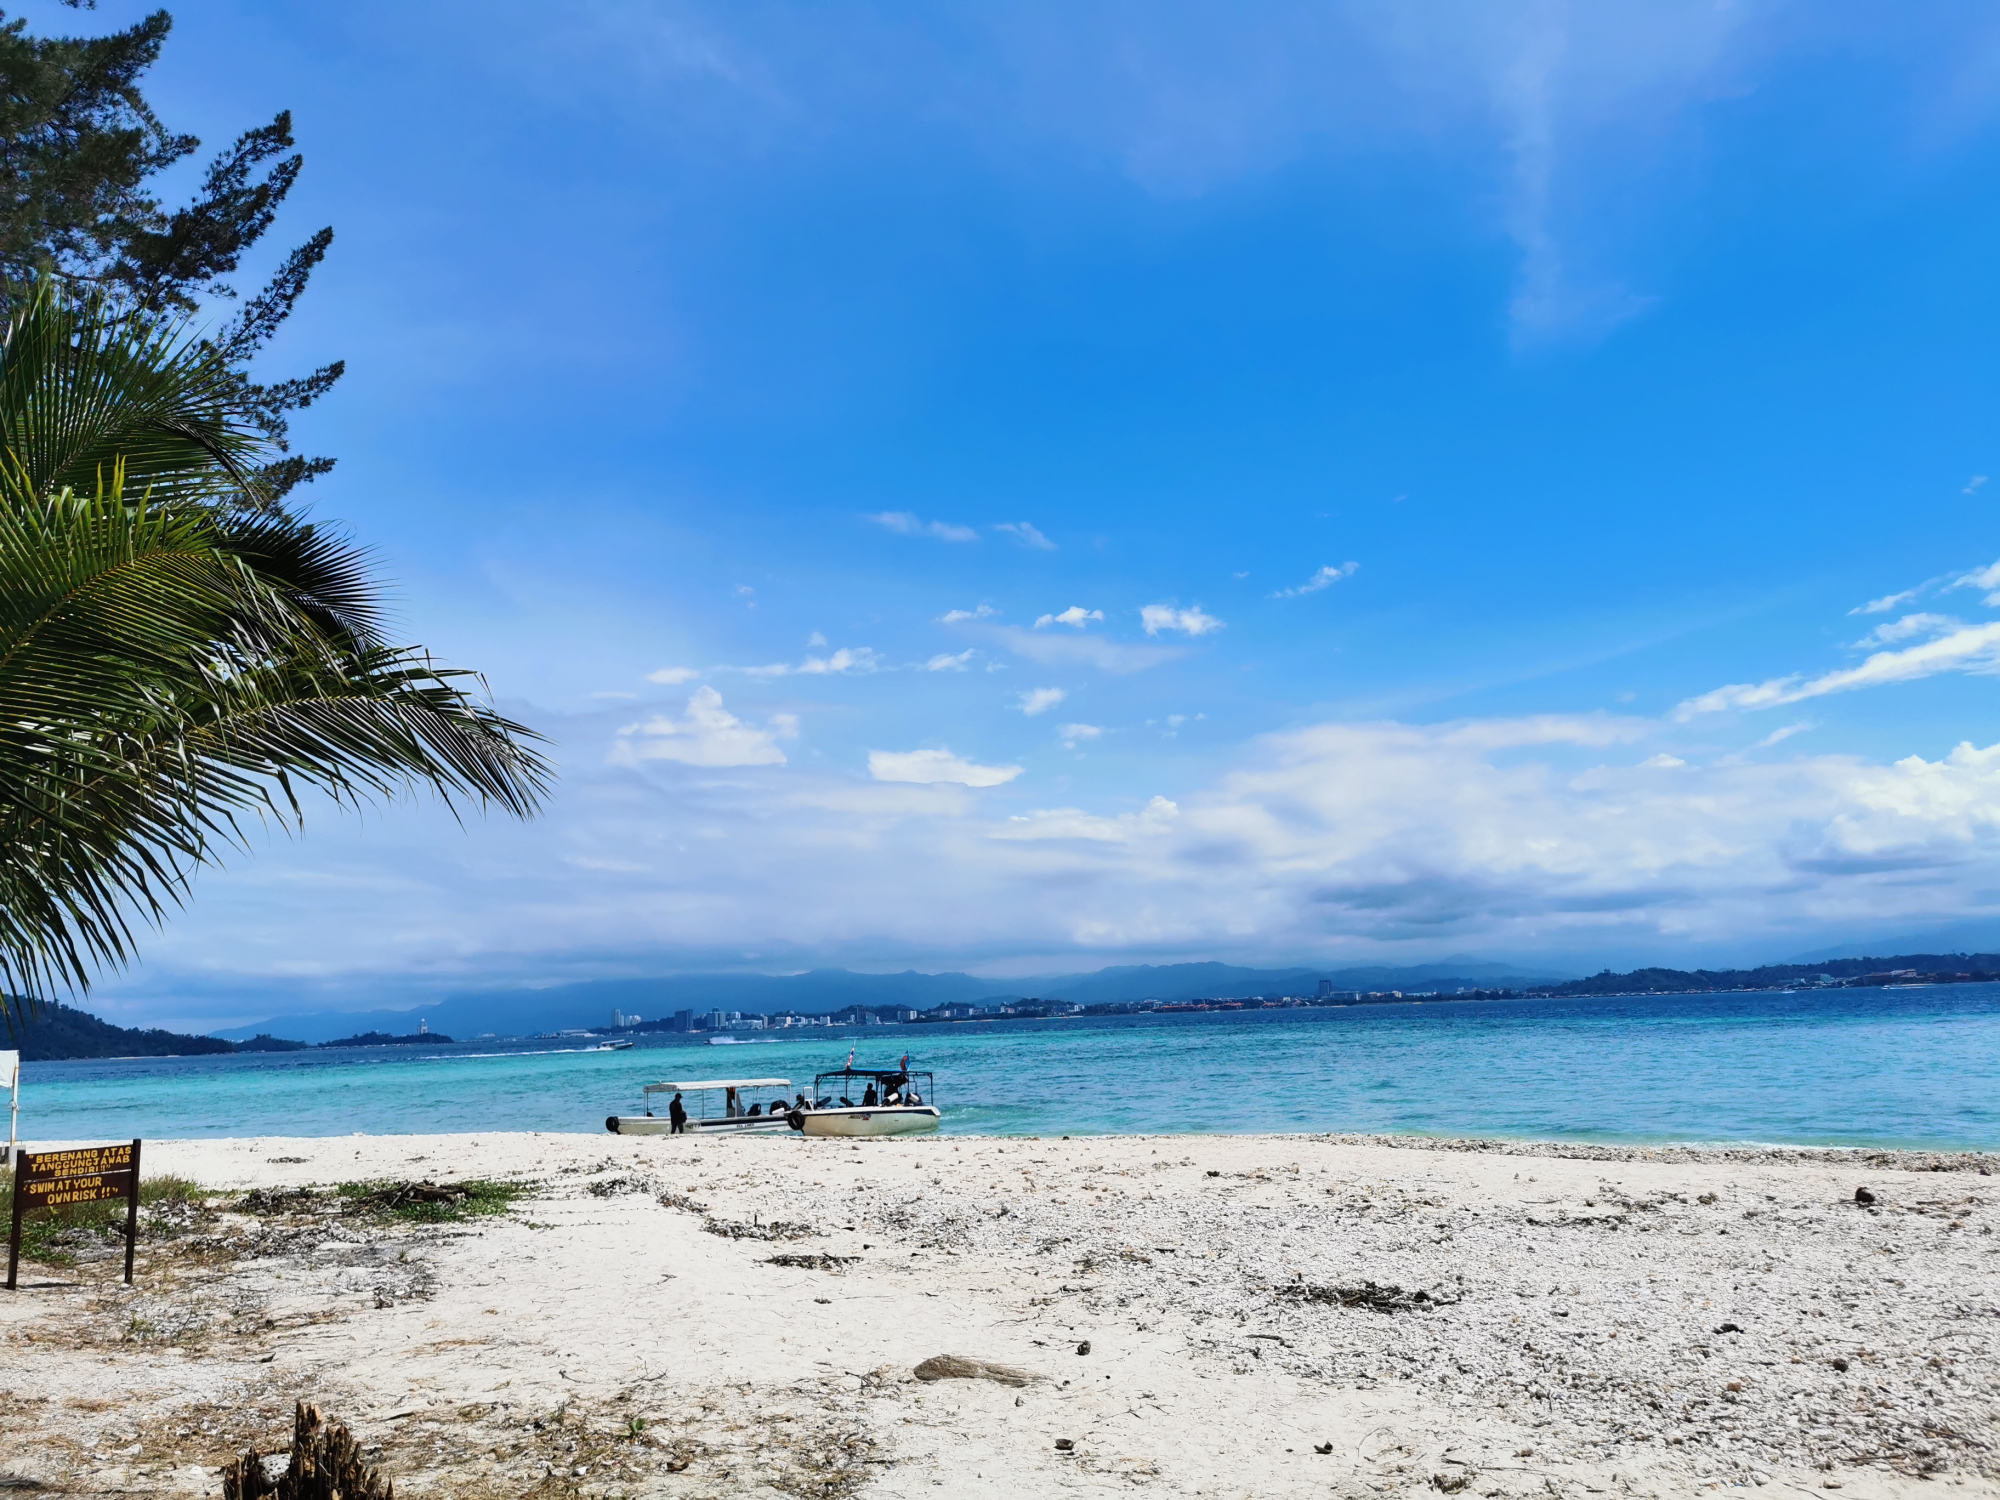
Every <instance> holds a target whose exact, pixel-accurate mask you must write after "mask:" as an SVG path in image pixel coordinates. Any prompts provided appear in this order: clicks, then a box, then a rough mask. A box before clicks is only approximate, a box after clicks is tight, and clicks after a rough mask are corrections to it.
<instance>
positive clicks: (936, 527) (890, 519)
mask: <svg viewBox="0 0 2000 1500" xmlns="http://www.w3.org/2000/svg"><path fill="white" fill-rule="evenodd" d="M867 519H868V520H870V521H873V522H874V523H875V524H876V525H877V526H882V527H886V528H887V529H888V530H890V531H893V532H895V533H896V534H897V535H898V536H928V537H935V538H937V540H939V541H941V542H976V541H978V540H979V533H978V531H976V530H975V529H974V528H972V527H970V526H956V525H953V524H952V523H951V522H949V521H925V520H922V519H920V518H919V517H917V516H914V515H912V514H910V512H908V511H906V510H885V511H879V512H877V513H876V514H874V515H871V516H869V517H868V518H867Z"/></svg>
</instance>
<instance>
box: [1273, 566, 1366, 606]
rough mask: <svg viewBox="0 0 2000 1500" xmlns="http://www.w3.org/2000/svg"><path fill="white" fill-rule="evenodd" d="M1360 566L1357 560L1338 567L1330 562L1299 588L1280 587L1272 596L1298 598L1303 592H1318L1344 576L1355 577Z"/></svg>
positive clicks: (1275, 597) (1276, 597) (1274, 597)
mask: <svg viewBox="0 0 2000 1500" xmlns="http://www.w3.org/2000/svg"><path fill="white" fill-rule="evenodd" d="M1360 567H1361V564H1360V563H1357V562H1349V563H1342V564H1341V565H1340V566H1339V567H1337V568H1336V567H1334V566H1333V565H1332V564H1331V563H1329V564H1328V565H1327V566H1325V567H1323V568H1321V569H1320V570H1319V571H1318V572H1317V573H1315V574H1313V576H1312V577H1310V578H1308V579H1307V580H1306V581H1305V582H1304V583H1302V584H1300V585H1299V586H1298V587H1297V588H1292V589H1279V590H1278V591H1277V592H1276V593H1275V594H1273V595H1271V597H1272V598H1273V599H1296V598H1298V597H1299V595H1301V594H1317V593H1318V592H1319V591H1320V590H1321V589H1324V588H1331V587H1332V586H1333V585H1334V584H1336V583H1338V582H1340V580H1341V579H1343V578H1351V577H1353V576H1354V574H1355V572H1356V571H1358V570H1359V568H1360Z"/></svg>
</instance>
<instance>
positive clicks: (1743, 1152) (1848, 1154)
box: [20, 1126, 2000, 1177]
mask: <svg viewBox="0 0 2000 1500" xmlns="http://www.w3.org/2000/svg"><path fill="white" fill-rule="evenodd" d="M494 1135H523V1136H533V1137H537V1138H547V1139H551V1140H590V1139H593V1138H594V1139H602V1140H617V1139H620V1137H617V1136H615V1135H612V1134H611V1132H609V1131H606V1130H604V1129H603V1128H602V1127H601V1126H600V1127H598V1128H597V1129H594V1130H593V1129H590V1128H588V1127H583V1128H579V1129H576V1130H526V1131H480V1130H465V1131H349V1132H347V1133H345V1134H339V1135H316V1136H285V1137H279V1136H272V1135H268V1134H266V1135H203V1136H161V1137H158V1138H152V1137H147V1138H146V1139H147V1141H148V1144H149V1145H153V1146H158V1147H161V1148H166V1147H174V1146H200V1145H210V1144H227V1143H230V1142H243V1141H262V1140H273V1139H284V1140H295V1141H321V1142H325V1141H352V1140H369V1141H400V1140H416V1139H424V1140H452V1139H462V1140H466V1141H476V1140H480V1139H484V1138H487V1137H490V1136H494ZM766 1138H767V1139H770V1140H794V1139H801V1138H800V1137H798V1136H796V1135H795V1134H794V1133H792V1132H785V1133H782V1134H781V1133H779V1132H775V1131H774V1132H771V1133H770V1135H769V1136H768V1137H766ZM929 1138H930V1139H933V1140H943V1141H951V1142H963V1141H997V1142H1002V1143H1008V1142H1015V1143H1018V1142H1037V1141H1070V1140H1076V1141H1138V1142H1165V1141H1180V1142H1189V1141H1272V1142H1286V1141H1296V1142H1307V1141H1311V1142H1322V1143H1325V1144H1329V1145H1334V1146H1365V1147H1372V1148H1380V1149H1383V1150H1395V1151H1439V1152H1449V1153H1456V1154H1461V1155H1492V1156H1518V1157H1535V1158H1545V1159H1550V1160H1565V1161H1599V1162H1655V1163H1663V1164H1664V1163H1681V1164H1687V1165H1699V1164H1720V1163H1734V1164H1738V1165H1745V1166H1756V1165H1777V1164H1784V1165H1794V1166H1814V1165H1818V1166H1832V1167H1853V1168H1868V1169H1872V1170H1875V1171H1889V1172H1971V1173H1975V1174H1977V1175H1979V1176H1982V1177H1985V1176H2000V1147H1993V1148H1980V1147H1966V1148H1956V1147H1951V1148H1931V1147H1921V1146H1856V1145H1843V1146H1819V1145H1799V1144H1793V1143H1791V1142H1786V1141H1742V1142H1732V1141H1660V1142H1651V1143H1644V1144H1640V1143H1617V1142H1608V1141H1585V1140H1565V1139H1562V1138H1560V1137H1525V1136H1501V1135H1492V1136H1485V1135H1453V1136H1431V1135H1419V1134H1416V1133H1412V1132H1395V1131H1326V1130H1261V1131H1154V1132H1150V1133H1147V1132H1135V1133H1131V1134H1120V1133H1116V1132H1109V1131H1105V1132H1086V1131H1073V1132H1071V1133H1070V1134H1069V1135H1061V1136H1056V1135H1002V1134H999V1133H983V1132H982V1133H971V1132H967V1133H958V1132H953V1131H948V1130H946V1131H939V1132H937V1133H936V1134H935V1135H933V1136H931V1137H929ZM626 1139H644V1137H626ZM99 1143H100V1138H99V1137H94V1136H77V1137H73V1138H72V1137H66V1136H50V1137H39V1136H38V1137H34V1138H32V1139H30V1138H27V1137H24V1138H23V1139H22V1141H21V1143H20V1144H21V1146H22V1148H23V1149H24V1150H34V1149H36V1147H37V1145H39V1148H40V1149H41V1150H44V1151H56V1150H69V1149H72V1148H75V1147H79V1146H85V1145H93V1144H99Z"/></svg>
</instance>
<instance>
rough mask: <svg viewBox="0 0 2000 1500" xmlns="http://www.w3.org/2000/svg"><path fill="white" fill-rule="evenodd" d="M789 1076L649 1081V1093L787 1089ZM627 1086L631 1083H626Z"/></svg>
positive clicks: (789, 1084)
mask: <svg viewBox="0 0 2000 1500" xmlns="http://www.w3.org/2000/svg"><path fill="white" fill-rule="evenodd" d="M791 1086H792V1080H791V1079H789V1078H712V1079H709V1080H707V1081H706V1082H700V1083H649V1084H647V1085H646V1092H647V1093H649V1094H692V1093H695V1092H697V1091H698V1090H701V1089H788V1088H790V1087H791ZM626 1087H627V1088H630V1087H631V1085H630V1084H627V1085H626Z"/></svg>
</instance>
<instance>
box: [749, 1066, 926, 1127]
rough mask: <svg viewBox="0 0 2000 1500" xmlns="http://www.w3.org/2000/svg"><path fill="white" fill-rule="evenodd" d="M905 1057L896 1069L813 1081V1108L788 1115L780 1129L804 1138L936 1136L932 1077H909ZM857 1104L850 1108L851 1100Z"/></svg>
mask: <svg viewBox="0 0 2000 1500" xmlns="http://www.w3.org/2000/svg"><path fill="white" fill-rule="evenodd" d="M909 1063H910V1060H909V1058H907V1057H905V1058H904V1059H903V1066H902V1067H900V1068H857V1067H855V1066H854V1058H853V1056H852V1055H851V1054H850V1055H849V1057H848V1059H847V1066H846V1067H844V1068H841V1069H839V1070H838V1071H836V1072H832V1073H821V1074H819V1075H818V1076H817V1077H815V1078H814V1079H813V1091H812V1097H813V1102H812V1104H811V1105H810V1106H808V1107H807V1108H805V1109H794V1110H792V1111H791V1113H789V1114H788V1115H786V1116H785V1123H786V1124H788V1125H790V1126H791V1127H792V1129H794V1130H797V1131H802V1132H804V1133H805V1134H806V1135H821V1136H828V1135H837V1136H874V1135H916V1134H918V1133H920V1132H922V1131H926V1130H936V1129H937V1128H938V1122H939V1120H940V1119H941V1118H942V1116H941V1115H940V1113H939V1111H938V1107H937V1106H936V1105H935V1104H933V1103H931V1095H932V1082H933V1080H932V1075H931V1074H929V1073H913V1072H911V1071H910V1067H909ZM857 1099H858V1100H859V1101H860V1102H859V1103H856V1102H855V1101H856V1100H857Z"/></svg>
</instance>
